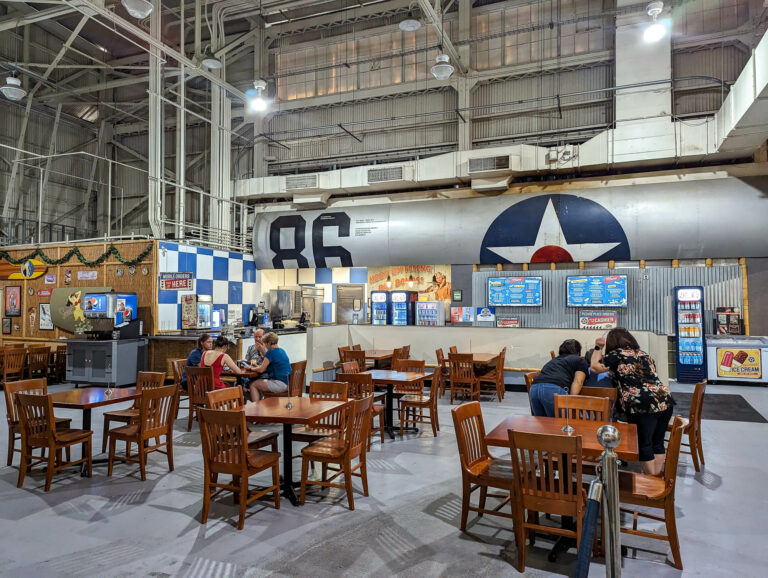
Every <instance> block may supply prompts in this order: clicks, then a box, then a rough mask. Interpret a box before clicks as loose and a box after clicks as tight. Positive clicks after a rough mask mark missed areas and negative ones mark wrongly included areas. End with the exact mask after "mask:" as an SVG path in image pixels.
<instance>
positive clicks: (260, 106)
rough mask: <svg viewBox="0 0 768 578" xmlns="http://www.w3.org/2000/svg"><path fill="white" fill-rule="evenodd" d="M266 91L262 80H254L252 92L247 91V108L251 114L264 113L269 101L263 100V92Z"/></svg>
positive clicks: (264, 82) (265, 84)
mask: <svg viewBox="0 0 768 578" xmlns="http://www.w3.org/2000/svg"><path fill="white" fill-rule="evenodd" d="M266 89H267V83H266V81H264V80H261V79H259V80H254V81H253V90H249V91H248V96H249V97H250V98H249V99H248V108H249V109H250V111H251V112H264V111H265V110H267V107H268V106H269V101H268V100H267V99H266V98H264V91H265V90H266Z"/></svg>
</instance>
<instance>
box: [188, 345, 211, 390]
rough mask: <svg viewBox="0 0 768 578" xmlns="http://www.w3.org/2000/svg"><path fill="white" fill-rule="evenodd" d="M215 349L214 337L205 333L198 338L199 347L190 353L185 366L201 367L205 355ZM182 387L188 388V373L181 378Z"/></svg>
mask: <svg viewBox="0 0 768 578" xmlns="http://www.w3.org/2000/svg"><path fill="white" fill-rule="evenodd" d="M211 348H213V337H212V336H211V335H210V334H208V333H203V334H202V335H201V336H200V337H198V338H197V347H195V348H194V349H193V350H192V351H190V352H189V355H188V356H187V362H186V363H185V364H184V365H186V366H187V367H200V359H201V358H202V357H203V353H205V352H206V351H210V350H211ZM181 386H182V387H183V388H184V389H186V388H187V373H186V372H184V373H183V374H182V376H181Z"/></svg>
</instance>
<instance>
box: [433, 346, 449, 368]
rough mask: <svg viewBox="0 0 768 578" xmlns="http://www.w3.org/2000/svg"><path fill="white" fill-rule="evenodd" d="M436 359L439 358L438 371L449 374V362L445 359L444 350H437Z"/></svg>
mask: <svg viewBox="0 0 768 578" xmlns="http://www.w3.org/2000/svg"><path fill="white" fill-rule="evenodd" d="M435 357H436V358H437V367H438V369H440V370H442V371H444V372H447V371H448V360H447V359H445V354H444V353H443V348H442V347H441V348H440V349H435Z"/></svg>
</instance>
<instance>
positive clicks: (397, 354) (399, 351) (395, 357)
mask: <svg viewBox="0 0 768 578" xmlns="http://www.w3.org/2000/svg"><path fill="white" fill-rule="evenodd" d="M401 359H406V357H405V353H404V352H403V348H402V347H396V348H394V349H393V350H392V361H391V363H390V367H391V368H392V369H393V370H394V369H395V366H396V365H397V362H398V361H400V360H401Z"/></svg>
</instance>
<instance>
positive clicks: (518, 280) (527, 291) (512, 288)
mask: <svg viewBox="0 0 768 578" xmlns="http://www.w3.org/2000/svg"><path fill="white" fill-rule="evenodd" d="M488 305H489V306H491V307H493V306H496V307H541V277H494V278H491V279H488Z"/></svg>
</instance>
